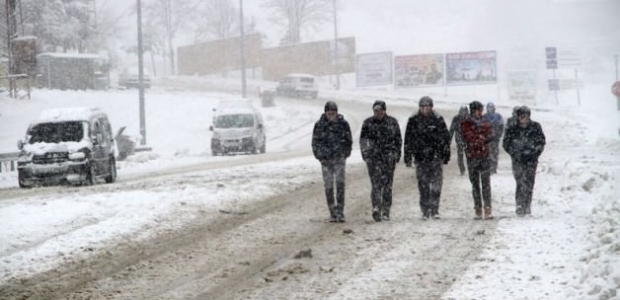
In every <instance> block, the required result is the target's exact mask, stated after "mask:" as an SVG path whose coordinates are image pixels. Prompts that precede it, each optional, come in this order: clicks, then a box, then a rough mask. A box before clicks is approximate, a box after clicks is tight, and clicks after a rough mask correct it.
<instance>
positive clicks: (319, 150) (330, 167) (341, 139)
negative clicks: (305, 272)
mask: <svg viewBox="0 0 620 300" xmlns="http://www.w3.org/2000/svg"><path fill="white" fill-rule="evenodd" d="M352 143H353V139H352V137H351V128H350V127H349V123H348V122H347V121H346V120H345V119H344V116H342V115H341V114H339V113H338V106H337V105H336V103H334V102H333V101H328V102H327V103H326V104H325V113H324V114H323V115H321V118H320V119H319V120H318V121H316V123H314V130H313V131H312V152H313V153H314V157H315V158H316V159H318V160H319V161H320V162H321V170H322V173H323V183H324V185H325V197H326V198H327V207H328V208H329V214H330V221H331V222H344V221H345V218H344V191H345V163H346V159H347V158H348V157H349V156H350V155H351V145H352ZM334 183H335V185H336V200H337V202H336V203H335V202H334Z"/></svg>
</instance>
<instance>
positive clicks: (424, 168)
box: [405, 96, 450, 219]
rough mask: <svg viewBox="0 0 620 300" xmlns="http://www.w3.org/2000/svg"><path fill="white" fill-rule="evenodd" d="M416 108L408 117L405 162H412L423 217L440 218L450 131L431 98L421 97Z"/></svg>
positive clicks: (409, 165)
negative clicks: (416, 111)
mask: <svg viewBox="0 0 620 300" xmlns="http://www.w3.org/2000/svg"><path fill="white" fill-rule="evenodd" d="M418 106H419V111H418V113H417V114H415V115H413V116H411V117H410V118H409V120H408V121H407V128H406V130H405V164H406V165H407V167H411V163H412V160H413V162H415V170H416V177H417V180H418V191H419V192H420V209H421V210H422V217H423V218H424V219H428V218H433V219H439V200H440V197H441V186H442V181H443V166H442V164H447V163H448V162H449V161H450V134H449V133H448V127H447V126H446V122H444V120H443V117H442V116H440V115H439V114H438V113H436V112H435V111H433V99H431V97H428V96H424V97H422V98H420V101H419V102H418Z"/></svg>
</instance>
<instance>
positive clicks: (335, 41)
mask: <svg viewBox="0 0 620 300" xmlns="http://www.w3.org/2000/svg"><path fill="white" fill-rule="evenodd" d="M333 3H334V52H335V53H334V56H335V58H336V60H335V62H334V68H335V71H336V72H335V73H336V90H340V69H339V68H338V63H339V62H340V57H339V55H338V16H337V14H336V0H334V1H333Z"/></svg>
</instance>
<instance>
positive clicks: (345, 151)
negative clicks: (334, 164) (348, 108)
mask: <svg viewBox="0 0 620 300" xmlns="http://www.w3.org/2000/svg"><path fill="white" fill-rule="evenodd" d="M352 144H353V138H352V137H351V128H350V127H349V122H347V121H346V120H345V119H344V116H343V115H341V114H338V117H337V118H336V120H335V121H334V122H329V121H328V120H327V117H326V116H325V114H323V115H321V118H320V119H319V120H318V121H316V123H314V130H313V131H312V152H313V153H314V157H316V159H318V160H334V159H342V158H347V157H349V156H350V155H351V145H352Z"/></svg>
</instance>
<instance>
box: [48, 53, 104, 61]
mask: <svg viewBox="0 0 620 300" xmlns="http://www.w3.org/2000/svg"><path fill="white" fill-rule="evenodd" d="M41 57H59V58H83V59H87V58H88V59H106V60H107V59H108V58H107V57H105V56H102V55H99V54H87V53H60V52H44V53H41V54H38V55H37V58H41Z"/></svg>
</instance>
